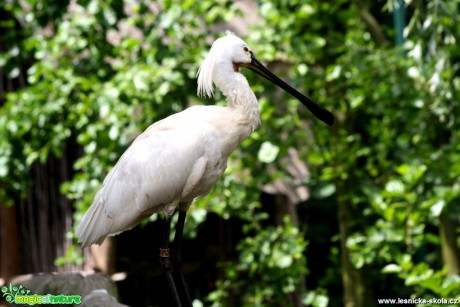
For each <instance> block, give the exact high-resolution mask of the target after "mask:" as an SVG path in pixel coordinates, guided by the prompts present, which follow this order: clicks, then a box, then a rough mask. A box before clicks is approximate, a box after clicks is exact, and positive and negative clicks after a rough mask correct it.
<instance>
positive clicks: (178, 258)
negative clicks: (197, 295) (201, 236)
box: [173, 210, 192, 306]
mask: <svg viewBox="0 0 460 307" xmlns="http://www.w3.org/2000/svg"><path fill="white" fill-rule="evenodd" d="M186 214H187V211H186V210H179V217H178V219H177V224H176V234H175V236H174V248H175V253H174V255H173V256H174V258H173V263H174V272H175V280H176V281H177V283H178V288H179V293H180V297H181V302H182V304H183V305H184V306H192V301H191V299H190V295H189V293H188V290H187V284H186V282H185V278H184V274H182V270H181V269H180V266H181V263H182V253H181V243H182V234H183V232H184V224H185V215H186Z"/></svg>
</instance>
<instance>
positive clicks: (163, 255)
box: [160, 215, 182, 307]
mask: <svg viewBox="0 0 460 307" xmlns="http://www.w3.org/2000/svg"><path fill="white" fill-rule="evenodd" d="M163 223H164V224H163V237H162V239H161V247H160V265H161V268H162V269H163V272H164V274H165V275H166V279H167V280H168V286H169V289H170V290H171V295H172V298H173V301H174V303H175V305H176V306H178V307H181V306H182V304H181V302H180V298H179V293H178V292H177V287H176V284H175V283H174V278H173V275H172V265H171V260H170V258H169V254H170V253H169V233H170V232H171V218H170V217H168V216H166V215H165V218H164V221H163Z"/></svg>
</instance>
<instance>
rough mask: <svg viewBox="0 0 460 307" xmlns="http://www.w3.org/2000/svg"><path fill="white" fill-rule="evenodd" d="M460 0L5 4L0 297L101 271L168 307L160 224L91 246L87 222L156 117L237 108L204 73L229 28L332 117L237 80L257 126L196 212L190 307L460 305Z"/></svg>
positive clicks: (190, 239) (137, 299) (187, 257)
mask: <svg viewBox="0 0 460 307" xmlns="http://www.w3.org/2000/svg"><path fill="white" fill-rule="evenodd" d="M459 2H460V1H458V0H446V1H442V0H406V1H404V2H403V1H399V0H389V1H383V0H377V1H371V0H353V1H346V0H334V1H332V0H330V1H320V0H279V1H270V0H263V1H253V0H245V1H226V0H222V1H207V0H202V1H116V0H85V1H68V0H67V1H65V0H64V1H45V0H22V1H16V0H1V1H0V3H1V6H0V286H2V285H3V284H6V283H8V282H9V281H11V280H12V279H13V278H14V277H16V276H18V275H24V274H30V273H38V272H60V273H67V272H74V273H75V272H80V271H86V272H91V271H92V270H94V271H98V272H103V273H106V274H108V275H109V276H112V279H113V280H114V281H115V282H116V285H117V288H118V292H119V300H120V301H121V302H122V303H124V304H127V305H130V306H157V305H160V306H168V304H169V303H168V298H167V296H168V295H167V294H169V292H168V290H167V287H166V283H165V279H164V277H163V275H162V273H161V269H160V267H159V264H158V247H159V239H160V238H159V235H158V233H159V229H160V226H161V223H159V222H160V219H161V218H159V217H157V216H153V217H152V218H151V219H150V220H149V221H146V222H144V223H143V224H142V225H140V226H138V227H136V228H134V229H133V230H131V231H128V232H125V233H123V234H121V235H119V236H117V237H114V238H111V239H110V240H107V241H106V242H105V243H104V244H103V245H102V246H101V247H100V248H94V247H92V248H91V249H89V250H87V251H84V252H83V251H82V250H81V249H80V248H79V245H78V243H77V241H76V237H75V234H74V229H75V227H76V225H77V224H78V222H79V220H80V219H81V217H82V215H83V213H84V212H85V211H86V209H87V208H88V206H89V205H90V204H91V202H92V199H93V197H94V195H95V193H96V191H97V190H98V189H99V188H100V186H101V182H102V180H103V178H104V177H105V175H106V174H107V172H108V171H109V170H110V169H111V167H112V166H113V165H114V164H115V163H116V161H117V160H118V158H119V157H120V155H121V154H122V153H123V151H124V150H125V149H126V148H127V147H128V146H129V145H130V143H131V142H132V141H133V140H134V138H135V137H136V136H137V135H139V134H140V133H141V132H142V131H143V130H144V129H145V128H147V127H148V126H149V125H150V124H151V123H153V122H155V121H157V120H160V119H162V118H164V117H166V116H168V115H170V114H172V113H175V112H178V111H181V110H183V109H184V108H186V107H188V106H191V105H194V104H214V103H216V104H225V99H224V98H225V97H223V96H222V95H220V94H218V95H217V97H216V98H215V99H200V98H198V97H197V96H196V86H197V84H196V79H195V76H196V72H197V69H198V67H199V65H200V63H201V61H202V60H203V58H204V56H205V55H206V54H207V52H208V50H209V48H210V46H211V44H212V42H213V41H214V40H215V39H216V38H218V37H220V36H222V35H224V31H225V30H226V29H229V30H231V31H234V32H235V33H236V34H237V35H239V36H241V37H242V38H243V39H244V40H245V41H246V42H247V43H248V45H249V46H250V47H251V48H252V50H253V51H254V53H255V55H256V56H257V57H258V59H259V60H260V61H262V62H264V63H265V64H266V65H267V66H268V67H269V68H270V69H272V70H273V71H274V72H276V73H277V74H278V75H280V76H281V77H282V78H283V79H285V80H286V81H288V83H290V84H292V85H293V86H294V87H295V88H297V89H299V91H301V92H303V93H305V94H306V95H308V96H309V97H311V98H312V99H313V100H315V101H317V102H318V103H320V104H321V105H323V106H325V107H326V108H327V109H329V110H331V111H332V112H333V113H334V114H335V117H336V122H335V124H334V126H333V127H332V128H330V127H328V126H326V125H324V124H323V123H322V122H320V121H318V120H316V119H315V118H314V117H313V116H312V115H311V114H310V113H309V112H308V110H306V109H305V108H304V107H303V106H302V105H301V104H299V103H298V101H297V100H295V98H292V97H291V96H289V95H287V94H285V93H284V92H282V91H280V90H279V89H277V88H275V86H273V85H272V84H270V83H268V82H266V81H265V80H263V79H262V78H261V77H259V76H257V75H255V74H253V73H252V72H250V71H247V70H242V72H243V73H244V74H245V75H246V76H247V78H248V79H249V82H250V84H251V85H252V88H253V90H254V91H255V92H256V95H257V97H258V98H259V101H260V111H261V117H262V125H261V127H260V128H259V129H258V130H257V131H256V132H254V133H253V134H252V135H251V137H250V138H249V139H248V140H246V141H245V142H244V143H243V144H242V146H241V148H240V149H238V150H237V151H236V152H234V153H233V154H232V156H231V157H230V161H229V164H228V168H227V171H226V173H225V176H224V178H223V179H222V180H220V181H219V182H218V184H217V185H216V186H215V188H214V189H213V190H212V192H211V193H210V194H209V195H208V196H207V197H205V198H203V199H199V200H198V201H196V202H195V203H194V205H193V206H192V207H191V209H190V212H189V214H188V217H187V222H186V228H185V236H186V239H185V242H184V248H183V251H184V256H183V258H184V264H183V270H184V272H185V275H186V279H187V281H188V283H189V286H190V291H191V294H192V297H194V298H195V299H196V300H195V302H194V304H195V306H210V305H212V306H304V305H313V306H327V305H328V306H373V305H376V304H377V302H378V301H377V299H379V298H398V297H399V298H405V299H408V298H427V299H429V298H446V299H448V298H457V299H458V298H460V276H459V274H460V252H459V246H460V235H459V231H460V214H459V213H460V206H459V205H458V204H459V200H460V179H459V175H460V129H459V128H460V117H459V116H460V100H459V99H460V92H459V90H460V75H459V64H460V45H459V39H460V14H459V5H460V3H459ZM174 221H175V220H174ZM174 221H173V222H174ZM76 294H78V293H76ZM444 306H446V305H444Z"/></svg>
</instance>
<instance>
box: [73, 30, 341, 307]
mask: <svg viewBox="0 0 460 307" xmlns="http://www.w3.org/2000/svg"><path fill="white" fill-rule="evenodd" d="M240 67H246V68H249V69H251V70H253V71H254V72H256V73H258V74H260V75H262V76H263V77H264V78H266V79H268V80H270V81H272V82H273V83H275V84H277V85H278V86H280V87H281V88H283V89H284V90H286V91H287V92H289V93H290V94H291V95H293V96H294V97H296V98H297V99H299V101H300V102H302V103H303V104H304V105H305V106H306V107H307V108H308V109H309V110H310V111H311V112H312V113H313V114H314V115H316V117H318V118H319V119H321V120H322V121H324V122H325V123H327V124H329V125H332V123H333V122H334V116H333V115H332V113H330V112H329V111H327V110H326V109H324V108H323V107H321V106H320V105H318V104H316V103H315V102H313V101H312V100H311V99H309V98H307V97H305V96H304V95H302V94H301V93H299V92H298V91H296V90H295V89H293V88H292V87H291V86H289V85H288V84H287V83H285V82H284V81H283V80H281V79H279V78H278V77H277V76H275V75H274V74H273V73H271V72H270V71H269V70H268V69H267V68H266V67H265V66H263V65H262V64H261V63H260V62H259V61H257V59H256V58H255V56H254V54H253V53H252V51H250V49H249V47H248V46H247V45H246V43H245V42H244V41H243V40H241V39H240V38H238V37H236V36H235V35H233V34H232V33H227V35H226V36H224V37H222V38H219V39H218V40H216V41H215V42H214V44H213V45H212V48H211V50H210V52H209V54H208V55H207V56H206V58H205V60H204V61H203V63H202V64H201V66H200V69H199V71H198V95H200V96H209V97H211V96H212V95H213V89H214V88H213V84H215V85H216V86H217V87H218V88H219V89H220V90H221V91H222V93H223V94H224V96H226V97H227V102H228V106H227V107H221V106H194V107H190V108H188V109H186V110H184V111H182V112H179V113H177V114H174V115H171V116H169V117H167V118H165V119H163V120H161V121H159V122H157V123H154V124H153V125H151V126H150V127H149V128H147V130H146V131H144V132H143V133H142V134H141V135H139V136H138V137H137V138H136V140H135V141H134V142H133V144H132V145H131V146H130V147H129V148H128V149H127V150H126V152H125V153H124V154H123V155H122V156H121V158H120V159H119V160H118V162H117V164H116V165H115V166H114V167H113V169H112V170H111V171H110V172H109V173H108V175H107V177H106V178H105V179H104V182H103V184H102V188H101V189H100V190H99V192H98V193H97V194H96V196H95V198H94V202H93V204H92V205H91V207H90V208H89V209H88V211H87V212H86V213H85V215H84V216H83V218H82V220H81V222H80V225H79V226H78V228H77V232H76V233H77V236H78V239H79V241H80V242H81V243H82V246H83V247H85V246H89V245H91V244H94V243H95V244H101V243H102V242H103V241H104V239H105V238H106V237H107V236H110V235H116V234H118V233H120V232H123V231H125V230H128V229H131V228H132V227H134V226H136V225H137V224H138V223H139V222H140V221H142V220H143V219H145V218H147V217H149V216H150V215H152V214H153V213H155V212H158V211H160V210H162V211H163V212H164V214H165V219H164V229H163V231H162V243H161V247H160V264H161V266H162V268H163V270H164V272H165V274H166V278H167V281H168V284H169V287H170V290H171V295H172V297H173V299H174V302H175V305H176V306H183V305H185V306H192V304H191V297H190V295H189V294H188V291H187V287H186V284H185V280H184V277H183V275H182V273H181V271H180V268H179V266H180V263H181V256H180V242H181V240H182V232H183V226H184V223H185V216H186V212H187V209H188V208H189V206H190V204H191V203H192V201H193V200H194V199H195V198H196V197H198V196H204V195H206V194H207V193H209V191H210V190H211V188H212V186H213V185H214V184H215V183H216V181H217V180H219V178H220V177H221V176H222V174H223V173H224V171H225V168H226V167H227V159H228V157H229V155H230V154H231V153H232V151H233V150H234V149H235V148H236V147H237V146H238V145H240V144H241V142H242V141H243V140H244V139H245V138H247V137H248V136H249V135H250V134H251V132H253V131H254V129H256V127H257V126H258V125H259V123H260V118H259V106H258V103H257V98H256V96H255V95H254V93H253V92H252V91H251V88H250V87H249V84H248V82H247V80H246V78H245V77H244V76H243V75H242V74H241V73H240V72H239V68H240ZM178 206H179V217H178V222H177V225H176V235H175V243H176V244H175V245H176V250H175V253H174V259H173V262H174V263H173V264H171V261H170V252H169V233H170V227H171V220H170V217H171V216H172V214H173V213H174V211H175V209H176V208H177V207H178ZM173 266H174V267H175V270H176V273H179V276H176V277H173V274H172V271H173V268H172V267H173ZM177 283H178V287H177Z"/></svg>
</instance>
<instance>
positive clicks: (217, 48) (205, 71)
mask: <svg viewBox="0 0 460 307" xmlns="http://www.w3.org/2000/svg"><path fill="white" fill-rule="evenodd" d="M225 33H226V34H227V35H226V36H224V37H221V38H219V39H217V40H216V41H215V42H214V44H212V47H211V50H210V51H209V53H208V55H207V56H206V58H205V59H204V61H203V63H201V66H200V68H199V69H198V72H197V74H196V75H197V77H198V96H200V97H204V96H208V97H209V98H211V97H212V96H213V95H214V86H213V84H212V82H213V81H212V76H213V72H214V67H215V64H216V60H217V58H218V57H219V55H220V53H221V47H222V46H223V45H224V44H223V42H224V40H225V38H229V37H236V36H235V34H234V33H233V32H231V31H228V30H227V31H226V32H225Z"/></svg>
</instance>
